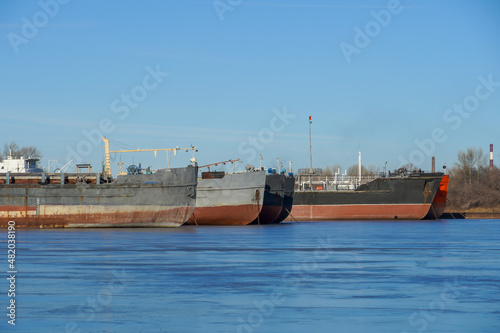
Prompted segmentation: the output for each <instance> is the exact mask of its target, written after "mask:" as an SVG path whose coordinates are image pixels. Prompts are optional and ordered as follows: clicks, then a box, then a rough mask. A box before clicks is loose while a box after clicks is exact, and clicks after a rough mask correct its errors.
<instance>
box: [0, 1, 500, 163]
mask: <svg viewBox="0 0 500 333" xmlns="http://www.w3.org/2000/svg"><path fill="white" fill-rule="evenodd" d="M377 18H378V20H377ZM0 36H1V43H0V60H1V64H2V65H1V71H2V72H1V74H2V76H1V77H2V80H1V81H0V101H1V102H0V112H1V119H2V120H1V122H2V128H1V132H0V133H1V134H0V144H2V145H3V143H7V142H11V141H15V142H17V143H18V144H20V145H35V146H37V147H38V148H39V149H40V150H41V151H42V153H43V160H42V166H45V167H46V166H47V161H48V160H49V159H50V160H57V161H58V162H57V163H56V165H59V166H61V165H63V164H65V163H66V161H67V160H68V159H73V160H74V162H73V165H74V163H75V162H89V163H92V164H93V165H94V168H99V166H100V165H101V161H102V160H103V149H102V143H101V142H100V141H99V140H98V139H97V138H98V137H99V136H100V134H101V133H102V134H105V135H107V136H108V137H109V138H110V139H112V140H114V141H116V142H120V143H123V144H125V145H128V146H131V147H135V148H168V147H175V146H178V147H187V146H189V145H191V144H193V145H195V146H196V147H197V148H198V149H199V152H198V153H197V155H196V156H197V158H198V161H199V163H200V164H201V165H203V164H208V163H213V162H217V161H222V160H228V159H236V158H240V159H242V160H243V161H244V162H243V163H242V164H240V165H238V168H239V169H243V167H244V165H245V164H247V163H250V164H254V165H259V155H262V158H263V160H262V162H263V165H267V166H270V165H272V166H274V165H275V161H276V158H279V159H280V161H282V162H287V161H289V160H290V161H292V162H293V167H294V169H295V170H296V169H297V168H301V167H307V166H308V163H309V138H308V117H309V116H312V121H313V123H312V133H313V136H312V141H313V164H314V166H315V167H325V166H329V165H333V164H340V165H341V166H342V167H343V168H347V167H348V166H350V165H352V164H355V163H357V159H358V149H361V152H362V156H363V163H364V164H366V165H375V166H378V167H379V168H380V169H382V168H383V166H384V163H385V162H386V161H387V162H388V164H387V166H388V168H389V169H394V168H398V167H399V166H400V165H401V164H402V163H403V162H404V161H409V162H413V163H414V164H416V165H418V166H419V167H421V168H423V169H426V170H428V169H430V163H431V162H430V161H431V156H436V160H437V164H438V166H440V165H442V164H443V163H445V162H446V163H447V165H452V164H453V163H454V162H455V160H456V153H457V151H458V150H459V149H465V148H467V147H470V146H476V147H482V148H483V149H484V150H485V151H487V150H488V149H489V144H490V143H493V144H495V146H496V147H497V149H496V150H497V151H499V152H500V141H499V140H498V139H499V135H498V127H499V124H500V2H498V1H495V0H491V1H490V0H479V1H461V0H432V1H431V0H413V1H410V0H400V1H395V0H391V1H387V0H384V1H376V0H373V1H368V0H364V1H360V0H352V1H345V0H342V1H341V0H330V1H328V0H289V1H282V0H272V1H261V0H249V1H245V0H242V1H238V0H232V1H228V0H221V1H213V0H212V1H201V0H199V1H194V0H193V1H181V0H179V1H177V0H170V1H160V0H156V1H154V0H148V1H132V0H125V1H123V0H122V1H118V0H116V1H115V0H107V1H78V0H73V1H68V0H64V1H63V0H60V2H57V1H56V0H42V1H40V2H39V1H2V2H1V3H0ZM346 50H347V51H346ZM353 50H354V51H353ZM456 105H458V107H455V109H454V106H456ZM460 108H461V110H462V111H461V113H460V112H459V110H460ZM468 110H470V111H468ZM85 133H87V135H86V134H85ZM120 148H121V147H119V146H118V145H116V144H114V143H112V146H111V149H120ZM113 157H114V161H113V171H114V172H116V171H118V166H117V164H116V162H118V161H119V160H120V158H121V160H122V161H123V162H124V164H125V165H129V164H132V163H135V164H137V163H139V162H141V163H142V165H143V166H149V165H151V166H153V167H154V168H158V167H163V166H165V163H166V159H165V155H164V153H161V154H159V155H158V157H157V158H156V159H155V158H154V156H153V154H152V153H141V154H122V155H121V157H120V156H113ZM190 157H191V156H190V154H185V153H180V154H178V155H177V157H175V158H172V159H171V162H172V163H171V165H172V166H183V165H186V164H187V163H189V158H190ZM495 158H496V159H497V160H499V161H500V154H499V153H495ZM72 169H73V170H74V168H70V170H72Z"/></svg>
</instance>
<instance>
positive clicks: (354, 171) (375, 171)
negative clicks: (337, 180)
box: [323, 164, 380, 177]
mask: <svg viewBox="0 0 500 333" xmlns="http://www.w3.org/2000/svg"><path fill="white" fill-rule="evenodd" d="M339 169H340V173H341V174H343V173H344V172H345V171H347V175H348V176H353V177H358V173H359V169H358V165H357V164H353V165H351V166H350V167H349V168H347V169H342V168H341V167H340V165H339V164H335V165H332V166H329V167H326V168H325V169H324V170H323V176H328V177H330V176H334V175H335V172H338V170H339ZM379 170H380V169H379V167H378V166H376V165H369V166H368V167H365V166H364V165H361V176H363V177H364V176H373V177H375V176H378V175H379Z"/></svg>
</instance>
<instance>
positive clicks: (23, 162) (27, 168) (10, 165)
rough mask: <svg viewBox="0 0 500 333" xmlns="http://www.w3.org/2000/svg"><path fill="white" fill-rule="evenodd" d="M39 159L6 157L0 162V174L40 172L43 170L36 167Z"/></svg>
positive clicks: (35, 157)
mask: <svg viewBox="0 0 500 333" xmlns="http://www.w3.org/2000/svg"><path fill="white" fill-rule="evenodd" d="M38 161H40V158H39V157H37V156H29V157H28V158H26V159H25V158H24V157H21V158H12V156H7V158H6V159H4V160H3V161H2V162H0V173H6V172H12V173H27V172H42V171H43V170H42V169H40V168H39V167H38Z"/></svg>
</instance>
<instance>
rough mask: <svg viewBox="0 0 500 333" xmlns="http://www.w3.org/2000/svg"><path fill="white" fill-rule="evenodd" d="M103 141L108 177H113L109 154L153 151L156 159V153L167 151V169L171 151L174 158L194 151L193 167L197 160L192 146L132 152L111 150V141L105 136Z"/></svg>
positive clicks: (131, 150) (134, 151)
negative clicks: (181, 152)
mask: <svg viewBox="0 0 500 333" xmlns="http://www.w3.org/2000/svg"><path fill="white" fill-rule="evenodd" d="M102 141H104V152H105V155H106V157H105V158H106V160H105V163H106V170H105V173H106V176H109V177H111V158H110V157H109V154H110V153H136V152H144V151H153V152H154V153H155V157H156V153H157V152H158V151H166V152H167V168H170V161H169V158H168V153H169V152H170V151H173V152H174V156H177V151H178V150H184V151H186V152H188V151H189V150H192V151H193V157H192V158H191V159H190V161H191V163H192V164H193V166H194V165H195V164H196V158H195V157H194V153H195V152H197V151H198V150H197V149H196V147H194V146H191V147H189V148H178V147H176V148H160V149H139V148H137V149H130V150H123V149H121V150H111V151H110V150H109V139H108V138H106V137H105V136H103V137H102Z"/></svg>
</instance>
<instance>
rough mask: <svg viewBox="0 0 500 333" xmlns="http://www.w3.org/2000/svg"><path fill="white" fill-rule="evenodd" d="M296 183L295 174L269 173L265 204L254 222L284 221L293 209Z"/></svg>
mask: <svg viewBox="0 0 500 333" xmlns="http://www.w3.org/2000/svg"><path fill="white" fill-rule="evenodd" d="M294 184H295V178H294V177H293V176H286V175H284V174H272V175H267V176H266V189H265V192H264V206H263V207H262V211H261V212H260V214H259V215H258V217H256V219H254V220H253V221H252V224H273V223H280V222H282V221H284V220H285V219H286V218H287V217H288V215H289V214H290V211H291V210H292V205H293V193H294Z"/></svg>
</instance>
